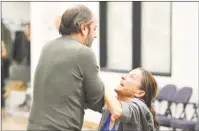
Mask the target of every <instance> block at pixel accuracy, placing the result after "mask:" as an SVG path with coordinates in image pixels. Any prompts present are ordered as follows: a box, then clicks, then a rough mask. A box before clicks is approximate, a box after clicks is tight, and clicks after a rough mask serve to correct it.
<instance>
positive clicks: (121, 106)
mask: <svg viewBox="0 0 199 131" xmlns="http://www.w3.org/2000/svg"><path fill="white" fill-rule="evenodd" d="M104 98H105V102H106V105H107V108H108V110H109V112H110V113H111V115H112V117H113V118H114V119H115V120H120V122H129V121H131V122H133V121H135V122H136V121H138V120H139V109H138V106H137V105H135V104H133V103H127V102H122V101H119V100H117V98H116V97H115V96H113V95H112V94H111V93H110V92H109V91H108V90H107V89H106V90H105V95H104Z"/></svg>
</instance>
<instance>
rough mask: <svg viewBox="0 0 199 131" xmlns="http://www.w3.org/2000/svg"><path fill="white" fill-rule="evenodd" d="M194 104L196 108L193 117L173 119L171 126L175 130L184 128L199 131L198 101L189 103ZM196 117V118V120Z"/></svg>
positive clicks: (189, 130)
mask: <svg viewBox="0 0 199 131" xmlns="http://www.w3.org/2000/svg"><path fill="white" fill-rule="evenodd" d="M189 104H191V105H193V108H194V113H193V115H192V117H191V119H190V120H187V119H173V120H172V121H171V127H172V128H173V129H174V130H175V129H176V128H178V129H183V130H187V131H198V130H199V124H198V123H199V117H198V112H197V109H198V106H197V105H196V103H189ZM195 119H196V120H195Z"/></svg>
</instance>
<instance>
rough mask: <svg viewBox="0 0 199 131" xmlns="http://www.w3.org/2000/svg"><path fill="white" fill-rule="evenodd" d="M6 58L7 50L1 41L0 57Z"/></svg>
mask: <svg viewBox="0 0 199 131" xmlns="http://www.w3.org/2000/svg"><path fill="white" fill-rule="evenodd" d="M6 56H7V50H6V47H5V43H4V41H1V57H2V58H5V57H6Z"/></svg>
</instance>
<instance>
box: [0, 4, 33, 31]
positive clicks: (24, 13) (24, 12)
mask: <svg viewBox="0 0 199 131" xmlns="http://www.w3.org/2000/svg"><path fill="white" fill-rule="evenodd" d="M1 4H2V5H1V7H2V18H3V20H5V22H6V24H8V25H9V27H10V29H12V30H17V29H19V24H20V23H21V22H28V21H29V20H30V2H2V3H1Z"/></svg>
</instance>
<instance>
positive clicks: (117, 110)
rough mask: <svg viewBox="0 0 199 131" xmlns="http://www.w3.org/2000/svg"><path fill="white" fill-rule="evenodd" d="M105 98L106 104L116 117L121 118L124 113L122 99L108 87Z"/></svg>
mask: <svg viewBox="0 0 199 131" xmlns="http://www.w3.org/2000/svg"><path fill="white" fill-rule="evenodd" d="M104 99H105V102H106V106H107V108H108V110H109V112H110V113H111V115H112V117H113V118H114V119H116V120H117V119H119V118H120V117H121V115H122V106H121V103H120V101H118V100H117V98H116V97H115V96H113V95H112V94H111V93H110V92H109V91H108V90H107V89H105V95H104Z"/></svg>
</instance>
